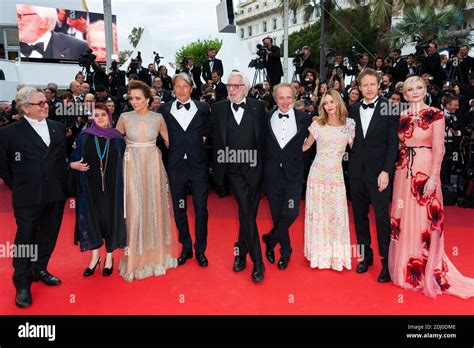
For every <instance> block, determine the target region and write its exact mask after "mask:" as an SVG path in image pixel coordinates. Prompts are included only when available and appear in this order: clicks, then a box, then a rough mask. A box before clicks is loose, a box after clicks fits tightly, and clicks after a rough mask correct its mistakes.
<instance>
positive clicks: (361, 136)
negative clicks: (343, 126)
mask: <svg viewBox="0 0 474 348" xmlns="http://www.w3.org/2000/svg"><path fill="white" fill-rule="evenodd" d="M354 121H355V123H356V137H359V139H361V140H363V139H364V131H363V130H362V123H361V120H360V102H359V103H357V106H356V108H355V114H354Z"/></svg>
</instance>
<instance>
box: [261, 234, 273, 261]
mask: <svg viewBox="0 0 474 348" xmlns="http://www.w3.org/2000/svg"><path fill="white" fill-rule="evenodd" d="M262 239H263V242H264V243H265V256H266V257H267V260H268V262H270V263H275V251H273V249H272V248H270V243H269V240H268V233H267V234H264V235H262Z"/></svg>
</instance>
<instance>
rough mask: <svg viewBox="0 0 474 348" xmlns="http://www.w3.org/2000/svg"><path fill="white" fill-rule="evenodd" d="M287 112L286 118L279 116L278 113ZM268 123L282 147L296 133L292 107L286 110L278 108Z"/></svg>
mask: <svg viewBox="0 0 474 348" xmlns="http://www.w3.org/2000/svg"><path fill="white" fill-rule="evenodd" d="M280 113H281V114H287V115H288V118H286V117H282V118H280V117H279V116H278V114H280ZM270 124H271V126H272V130H273V134H275V137H276V139H277V141H278V144H279V145H280V147H281V148H282V149H283V148H284V147H285V146H286V144H288V142H289V141H290V140H291V139H292V138H293V137H294V136H295V135H296V132H297V131H298V129H297V126H296V116H295V111H294V110H293V108H291V109H290V110H288V112H283V111H281V110H280V109H277V110H276V111H275V112H274V113H273V115H272V118H271V119H270Z"/></svg>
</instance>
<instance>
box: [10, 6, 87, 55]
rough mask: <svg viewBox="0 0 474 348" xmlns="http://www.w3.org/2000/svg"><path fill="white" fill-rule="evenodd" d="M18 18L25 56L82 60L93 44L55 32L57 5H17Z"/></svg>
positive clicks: (21, 47) (21, 48)
mask: <svg viewBox="0 0 474 348" xmlns="http://www.w3.org/2000/svg"><path fill="white" fill-rule="evenodd" d="M17 18H18V35H19V38H20V56H21V57H26V58H39V59H41V58H45V59H64V60H78V59H79V56H80V55H81V54H82V53H84V52H86V50H87V49H88V48H89V46H88V45H87V43H86V42H85V41H82V40H79V39H76V38H74V37H72V36H70V35H66V34H63V33H56V32H54V28H55V26H56V21H57V18H58V17H57V13H56V9H54V8H46V7H36V6H31V5H17Z"/></svg>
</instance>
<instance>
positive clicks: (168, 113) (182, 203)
mask: <svg viewBox="0 0 474 348" xmlns="http://www.w3.org/2000/svg"><path fill="white" fill-rule="evenodd" d="M192 86H193V85H192V81H191V79H190V78H189V76H188V75H187V74H185V73H180V74H177V75H175V76H174V77H173V90H174V93H175V95H176V100H175V101H174V102H172V103H167V104H164V105H163V106H162V107H161V108H160V113H161V114H162V115H163V117H164V119H165V121H166V125H167V127H168V134H169V144H170V145H169V153H168V165H167V169H168V177H169V182H170V188H171V196H172V198H173V209H174V218H175V221H176V227H177V228H178V231H179V242H180V243H181V244H182V246H183V247H182V251H181V255H180V256H179V258H178V265H183V264H185V263H186V260H187V259H191V258H192V257H193V250H192V240H191V235H190V233H189V224H188V218H187V215H186V211H187V206H186V192H187V188H188V184H189V183H190V184H191V187H192V196H193V203H194V212H195V215H196V220H195V233H196V241H195V243H194V250H195V251H196V259H197V262H198V264H199V266H201V267H207V265H208V260H207V258H206V256H205V255H204V252H205V251H206V246H207V221H208V211H207V197H208V190H209V178H208V173H209V167H208V163H209V162H208V159H207V155H206V149H205V148H204V138H205V137H207V136H208V135H209V134H210V132H211V118H210V110H209V106H208V105H207V104H206V103H202V102H198V101H196V100H193V99H191V91H192Z"/></svg>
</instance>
